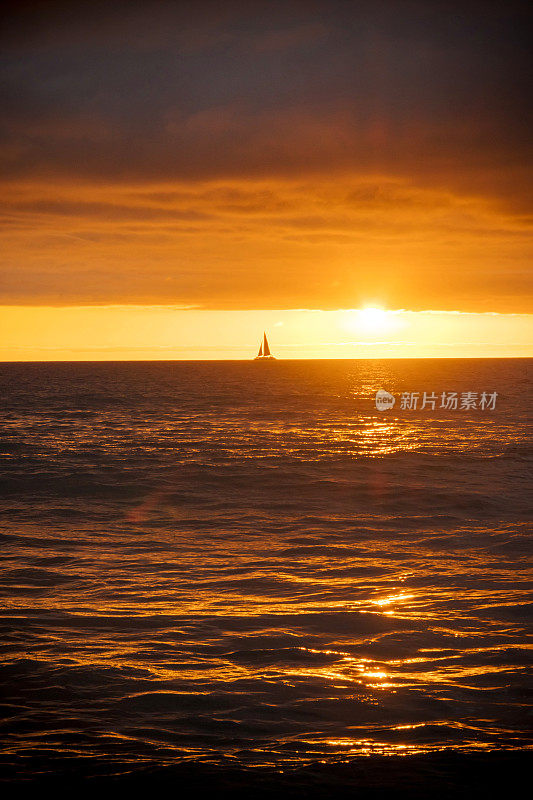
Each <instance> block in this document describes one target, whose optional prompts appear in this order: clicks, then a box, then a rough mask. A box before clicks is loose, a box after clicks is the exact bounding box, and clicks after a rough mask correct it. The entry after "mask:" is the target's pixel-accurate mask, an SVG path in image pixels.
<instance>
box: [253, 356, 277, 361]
mask: <svg viewBox="0 0 533 800" xmlns="http://www.w3.org/2000/svg"><path fill="white" fill-rule="evenodd" d="M275 360H276V359H275V357H274V356H256V357H255V358H254V361H275Z"/></svg>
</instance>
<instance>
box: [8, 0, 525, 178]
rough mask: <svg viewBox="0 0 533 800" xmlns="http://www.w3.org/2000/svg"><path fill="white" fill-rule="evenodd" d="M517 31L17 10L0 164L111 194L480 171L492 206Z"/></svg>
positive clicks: (521, 52)
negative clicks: (157, 185)
mask: <svg viewBox="0 0 533 800" xmlns="http://www.w3.org/2000/svg"><path fill="white" fill-rule="evenodd" d="M529 18H530V15H529V13H528V11H527V7H526V6H525V5H524V4H521V3H511V4H507V5H506V6H505V7H502V6H501V5H500V4H493V3H490V2H483V3H461V4H459V3H455V2H444V3H440V2H432V3H426V2H404V1H403V0H396V1H395V2H393V1H392V0H391V1H390V2H379V0H377V1H376V0H374V2H372V3H367V2H290V0H289V2H284V3H276V2H274V3H272V2H269V3H254V2H252V3H237V2H229V3H222V4H220V3H218V4H217V3H209V2H196V3H161V2H160V3H157V2H155V3H149V2H148V3H146V2H145V3H132V2H129V3H118V4H117V3H113V4H107V3H106V4H99V3H91V4H76V3H68V4H65V3H54V2H45V3H22V4H20V3H19V4H16V5H15V6H11V8H9V7H7V10H6V9H4V23H5V24H4V28H3V41H4V55H3V58H2V66H1V73H0V75H1V89H0V93H1V103H2V108H3V124H2V140H1V141H2V144H3V146H2V152H1V162H0V163H1V166H2V170H3V173H4V175H6V176H9V177H15V176H31V177H35V176H36V175H37V176H42V175H50V174H61V175H67V176H70V177H72V176H76V175H79V176H84V177H95V178H99V179H102V178H109V177H112V178H117V179H123V180H125V179H127V180H134V179H141V180H152V179H153V180H160V179H161V178H184V177H186V178H196V177H198V178H206V177H209V176H243V175H258V174H270V175H271V174H276V175H284V174H295V173H298V172H301V171H302V170H304V171H306V170H311V171H319V172H320V171H322V172H323V171H328V170H335V169H340V170H346V169H353V170H356V171H357V172H360V171H365V170H366V171H374V172H375V171H376V170H379V169H383V170H385V171H387V172H389V173H390V172H392V173H394V172H397V173H401V174H406V173H409V174H414V175H415V176H418V175H421V176H422V178H423V177H424V176H426V175H427V176H428V177H429V178H430V179H433V178H435V177H437V178H439V179H440V178H446V180H448V181H452V182H453V180H458V181H459V182H463V183H468V182H469V181H470V182H471V185H472V187H473V188H474V189H475V188H477V187H478V186H479V185H480V181H481V182H484V183H485V184H486V183H487V169H488V168H490V167H492V168H494V167H496V168H497V169H493V172H494V173H496V172H498V170H499V172H500V174H499V175H496V174H494V177H493V181H494V191H496V192H500V191H503V192H504V193H509V186H506V185H505V183H506V180H505V175H502V174H501V173H502V171H503V172H505V171H506V170H508V169H511V168H512V167H513V165H517V164H520V165H521V167H522V170H523V169H524V168H525V163H526V162H527V160H528V155H529V142H530V126H529V122H530V118H529V106H530V104H529V102H528V97H529V95H528V86H527V78H528V74H529V69H530V66H531V65H530V56H529V49H528V40H527V24H526V23H527V22H528V21H529ZM489 182H490V181H489ZM484 188H487V187H486V186H484ZM523 188H524V187H520V186H518V187H517V189H515V191H516V190H518V192H519V193H520V194H522V192H523Z"/></svg>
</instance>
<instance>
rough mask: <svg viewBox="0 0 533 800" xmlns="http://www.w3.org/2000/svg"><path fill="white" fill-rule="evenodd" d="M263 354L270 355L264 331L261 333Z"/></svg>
mask: <svg viewBox="0 0 533 800" xmlns="http://www.w3.org/2000/svg"><path fill="white" fill-rule="evenodd" d="M263 354H264V355H265V356H269V355H270V347H269V346H268V341H267V335H266V333H263Z"/></svg>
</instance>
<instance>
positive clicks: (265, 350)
mask: <svg viewBox="0 0 533 800" xmlns="http://www.w3.org/2000/svg"><path fill="white" fill-rule="evenodd" d="M275 360H276V359H275V358H274V356H273V355H272V354H271V353H270V347H269V346H268V339H267V335H266V333H263V341H262V342H261V344H260V345H259V352H258V354H257V355H256V357H255V358H254V361H275Z"/></svg>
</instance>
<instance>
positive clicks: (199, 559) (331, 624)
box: [0, 359, 533, 779]
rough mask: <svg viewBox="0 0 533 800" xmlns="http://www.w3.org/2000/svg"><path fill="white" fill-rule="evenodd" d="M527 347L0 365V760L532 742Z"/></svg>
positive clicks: (83, 766) (128, 765)
mask: <svg viewBox="0 0 533 800" xmlns="http://www.w3.org/2000/svg"><path fill="white" fill-rule="evenodd" d="M529 364H530V362H529V361H528V360H526V359H519V360H430V361H418V360H413V361H408V360H390V361H300V362H296V361H293V362H290V361H287V362H275V363H273V364H254V363H244V362H219V363H214V362H202V363H200V362H150V363H146V362H142V363H140V362H137V363H107V364H106V363H81V364H79V363H78V364H65V363H64V364H3V365H1V366H0V388H1V396H2V408H3V411H2V431H1V441H0V455H1V459H2V463H3V470H2V473H3V484H2V485H3V488H2V506H3V513H2V519H1V523H0V532H1V541H2V548H3V557H4V575H3V587H2V600H3V603H2V605H3V609H4V610H3V612H2V620H1V623H2V631H3V637H2V641H3V644H2V650H1V658H2V662H1V667H0V669H1V673H2V683H3V686H4V698H5V699H4V702H3V707H2V709H3V714H4V718H5V721H4V723H3V725H2V734H1V739H2V748H3V755H2V762H3V765H4V770H5V774H7V775H8V776H10V777H11V778H17V777H23V778H25V779H28V778H31V777H32V776H37V775H41V776H46V775H49V774H55V775H57V774H60V773H61V770H63V769H64V768H65V767H64V765H65V764H70V765H71V766H70V767H69V769H71V770H72V760H73V759H74V760H75V769H76V770H77V771H78V772H79V773H80V774H83V775H85V776H89V777H90V776H93V775H100V776H102V775H112V774H123V773H128V772H131V771H137V770H145V769H146V768H155V767H157V768H162V767H165V766H175V765H176V764H179V763H182V762H195V765H196V767H197V766H198V763H201V764H204V765H208V766H209V768H215V767H216V769H218V770H219V772H220V770H222V771H223V770H228V771H230V772H231V771H232V770H233V771H234V770H245V769H254V770H258V769H262V770H264V771H266V772H268V773H269V774H274V773H275V772H276V771H278V772H279V771H280V770H282V769H283V770H285V771H286V770H291V769H296V768H300V767H305V766H306V765H308V766H309V765H315V766H316V765H322V766H321V768H323V769H330V768H332V767H333V766H334V765H344V766H343V767H342V768H343V769H346V765H347V764H350V763H352V761H353V763H356V762H357V763H359V761H360V759H361V758H362V757H364V758H365V759H367V763H371V762H370V761H368V759H370V760H372V759H374V762H376V763H377V760H381V761H382V760H383V758H384V757H389V756H390V757H397V756H399V755H401V756H405V757H406V758H410V759H414V760H416V759H420V757H422V756H424V755H427V756H428V757H433V756H434V757H437V755H438V757H439V758H442V757H443V754H444V755H446V754H448V755H449V754H455V753H460V754H464V753H470V754H479V753H484V752H487V751H524V749H526V748H528V747H531V744H532V742H533V737H532V736H531V726H530V718H528V708H529V707H530V697H531V680H530V674H529V673H528V665H529V664H530V663H531V655H530V654H531V650H530V649H529V647H530V645H528V639H527V626H528V620H529V619H530V613H531V603H532V596H531V586H532V584H531V571H530V567H531V561H530V559H529V558H528V557H529V555H530V552H531V550H530V547H529V546H528V540H527V524H528V500H529V499H530V497H529V496H528V489H529V486H530V484H529V480H528V465H529V464H530V460H529V456H530V453H531V447H530V442H529V440H528V431H527V427H526V423H527V413H528V410H529V409H528V406H529V407H530V401H529V397H530V394H531V385H530V384H528V381H527V372H528V366H529ZM382 387H383V388H385V389H387V390H389V391H392V392H393V393H395V394H396V395H397V396H398V395H399V393H400V392H402V391H409V392H411V391H413V392H414V391H416V392H420V393H423V392H424V391H427V392H428V393H429V392H435V393H436V394H437V395H438V396H439V398H440V394H441V393H442V392H443V391H446V392H451V391H458V392H459V393H461V392H467V391H473V392H477V393H478V396H479V395H481V393H482V392H497V393H498V398H497V402H496V408H495V410H489V409H485V410H481V409H479V408H477V409H474V410H460V409H457V410H448V411H446V410H442V409H440V408H438V407H437V408H436V409H435V410H431V409H425V410H423V411H416V410H413V411H412V410H402V409H401V408H400V407H399V401H398V402H397V404H396V406H395V408H394V409H393V410H391V411H386V412H378V411H377V410H376V409H375V406H374V394H375V392H376V390H377V389H379V388H382ZM478 399H479V397H478ZM437 405H438V404H437ZM528 720H529V721H528ZM473 757H474V756H473ZM476 757H477V755H476ZM358 759H359V761H358ZM403 763H407V762H406V761H405V759H404V761H403ZM413 763H414V762H413ZM196 767H195V768H196ZM339 768H340V767H339ZM266 772H265V774H266Z"/></svg>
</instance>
